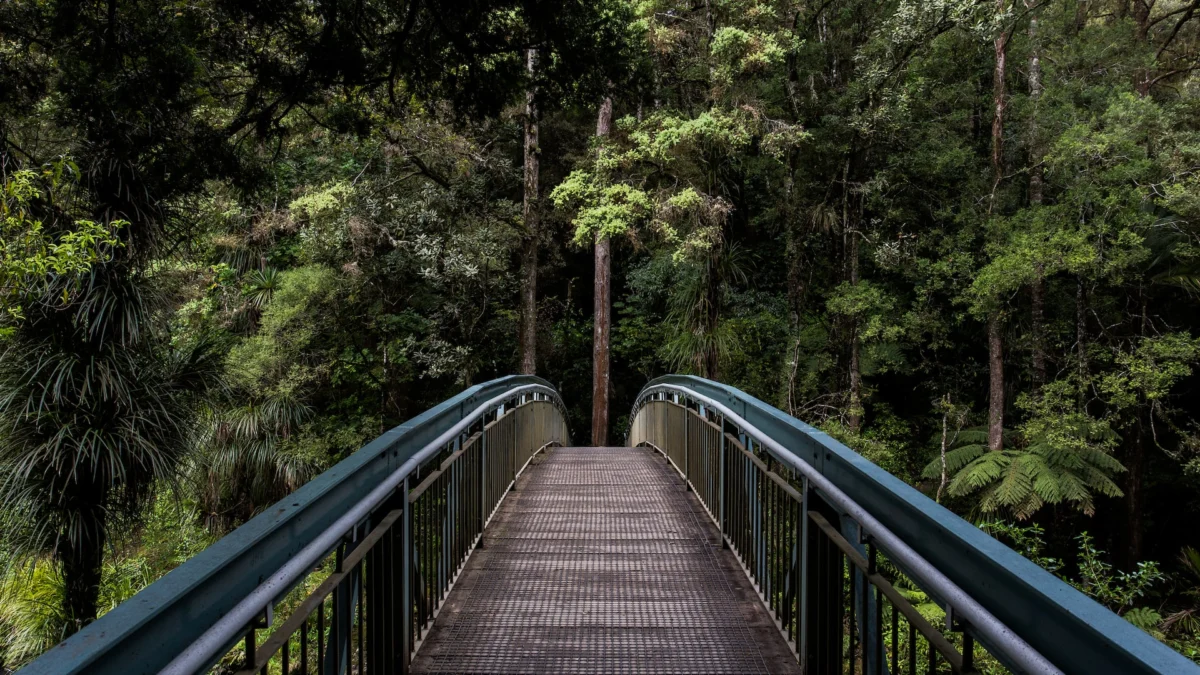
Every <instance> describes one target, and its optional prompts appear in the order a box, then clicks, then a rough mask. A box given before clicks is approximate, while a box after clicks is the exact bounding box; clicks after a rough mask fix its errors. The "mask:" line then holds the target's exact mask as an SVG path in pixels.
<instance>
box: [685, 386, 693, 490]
mask: <svg viewBox="0 0 1200 675" xmlns="http://www.w3.org/2000/svg"><path fill="white" fill-rule="evenodd" d="M691 416H692V411H691V409H690V408H688V406H687V399H684V400H683V491H684V492H688V491H689V490H691V489H692V483H691V479H692V469H691V438H690V436H691V427H692V417H691Z"/></svg>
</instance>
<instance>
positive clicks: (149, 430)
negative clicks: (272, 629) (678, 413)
mask: <svg viewBox="0 0 1200 675" xmlns="http://www.w3.org/2000/svg"><path fill="white" fill-rule="evenodd" d="M1196 9H1197V7H1196V5H1195V3H1192V2H1187V1H1185V0H1158V2H1153V1H1151V0H1102V1H1097V2H1088V3H1075V2H1065V1H1061V0H1047V1H1046V2H1032V1H1031V2H1029V3H1014V2H1011V1H1008V0H1001V1H1000V2H999V3H997V2H977V1H974V0H885V1H882V2H880V1H872V2H868V1H866V0H843V1H842V2H837V3H826V2H813V3H809V2H803V1H792V0H708V1H706V2H703V3H692V2H680V1H678V0H641V1H638V2H631V1H628V0H605V1H604V2H567V3H561V2H554V3H543V2H539V1H535V0H523V1H519V2H518V1H516V0H464V1H461V2H452V3H432V2H424V1H422V0H408V1H406V2H384V1H382V0H365V1H356V2H349V1H348V0H320V1H317V2H300V1H299V0H283V1H280V2H257V1H251V2H233V1H231V0H201V1H198V2H187V3H160V2H148V1H146V0H114V1H112V2H109V3H80V2H73V1H68V0H38V1H35V0H10V1H9V2H5V3H0V135H2V137H3V145H2V146H0V171H2V172H3V184H4V193H3V200H4V201H3V211H0V217H2V218H3V220H2V221H0V237H2V240H0V244H3V245H2V246H0V297H2V298H3V304H4V306H3V309H4V310H5V311H4V312H0V501H2V503H0V524H2V525H3V531H0V544H3V545H0V551H3V553H2V554H0V555H2V556H3V557H0V563H3V565H4V567H3V569H4V570H5V571H4V572H3V581H2V583H0V599H3V602H0V607H2V608H3V609H2V610H0V670H2V669H4V668H8V667H11V666H12V665H15V664H19V663H22V662H24V661H25V660H27V659H28V658H30V657H32V656H33V655H35V654H37V653H38V652H40V651H41V650H43V649H45V648H46V647H48V646H49V645H51V644H53V643H54V642H56V641H57V640H58V639H60V638H61V637H62V636H63V635H64V634H66V633H69V632H71V631H73V630H76V629H77V627H78V626H79V625H81V624H82V623H85V622H87V621H89V620H90V619H92V618H93V617H94V616H96V615H97V614H98V613H102V612H103V611H106V610H107V609H108V608H110V607H111V606H112V605H113V604H115V602H118V601H119V600H120V599H122V598H124V597H128V595H129V594H131V593H132V592H133V591H135V590H136V589H137V588H139V587H140V586H142V585H144V584H145V583H148V582H149V581H151V580H153V579H154V578H156V577H157V576H160V575H161V574H162V573H164V572H165V571H166V570H168V569H170V568H171V567H173V566H174V565H177V564H178V563H179V562H181V561H182V560H183V559H186V557H187V556H188V555H191V554H192V553H194V552H195V551H197V550H200V549H201V548H203V546H204V545H205V544H206V543H208V542H209V541H210V540H211V538H212V537H215V536H218V535H219V534H221V533H223V532H226V531H228V530H229V529H231V528H232V527H235V526H236V525H238V524H239V523H241V522H244V521H245V520H246V519H248V518H249V517H251V516H253V515H254V514H255V513H257V512H258V511H259V510H261V509H263V508H264V507H265V506H267V505H269V504H271V503H272V502H273V501H274V500H276V499H278V498H280V497H281V496H283V495H285V494H287V493H288V492H290V491H291V490H294V489H295V488H296V487H297V486H299V485H300V484H302V483H303V482H304V481H306V480H307V479H309V478H310V477H312V476H313V475H315V474H316V473H318V472H320V471H321V470H323V469H324V468H326V467H328V466H330V465H331V464H332V463H334V462H336V461H337V460H338V459H340V458H342V457H345V456H346V455H347V454H348V453H351V452H353V451H354V450H355V449H357V448H358V447H360V446H361V445H362V444H363V443H365V442H366V441H369V440H370V439H372V438H374V437H375V436H377V435H378V434H379V433H380V432H381V431H382V430H385V429H388V428H390V427H391V426H393V425H395V424H397V423H399V422H401V421H403V420H405V419H407V418H409V417H411V416H413V415H415V414H417V413H419V412H420V411H422V410H424V409H426V408H428V407H429V406H431V405H433V404H435V403H437V402H439V401H441V400H444V399H445V398H447V397H448V396H450V395H451V394H453V393H454V392H456V391H457V390H459V389H461V388H462V387H463V386H465V385H467V384H470V383H473V382H479V381H482V380H486V379H489V378H492V377H495V376H498V375H502V374H507V373H510V372H514V371H515V370H516V368H517V363H518V355H517V351H518V344H517V332H518V328H517V326H518V320H519V309H518V305H519V303H518V291H519V287H520V275H519V272H520V266H521V256H522V250H523V249H522V240H523V238H524V237H528V236H531V234H530V232H529V230H528V229H527V228H526V227H525V223H524V221H523V215H522V195H523V190H522V187H523V185H522V182H523V176H522V168H521V167H522V122H523V119H522V117H523V115H524V111H525V98H526V92H527V91H532V92H536V96H537V97H538V108H539V109H540V110H541V111H542V117H541V120H540V121H541V125H540V126H541V129H540V134H541V135H540V143H539V146H538V148H537V150H538V153H539V156H540V161H541V174H540V184H541V191H540V193H541V195H542V196H543V198H542V199H541V200H540V201H539V202H538V203H537V204H536V205H535V207H536V209H537V211H538V213H540V214H541V216H540V219H539V220H540V222H541V225H540V228H539V230H538V231H537V232H536V233H535V235H536V236H537V237H538V243H539V248H540V251H541V254H540V257H539V260H540V274H539V282H538V286H539V288H538V317H537V320H538V326H539V327H540V329H541V330H540V331H539V334H538V345H537V346H538V367H537V369H538V374H540V375H543V376H545V377H547V378H548V379H550V380H551V381H552V382H553V383H554V384H555V385H556V386H558V387H559V389H560V391H561V392H562V394H563V397H564V399H566V401H567V402H568V405H570V406H571V416H572V418H571V423H572V426H573V430H574V431H575V435H576V437H577V438H584V437H585V436H586V434H585V432H584V430H585V429H586V428H587V426H588V421H589V420H590V417H591V414H590V409H591V402H590V398H591V389H590V386H589V384H590V377H589V372H590V369H591V359H592V337H591V336H592V318H591V317H592V312H591V307H592V288H593V286H592V272H593V269H592V257H591V244H592V242H593V241H594V240H595V238H596V237H598V236H599V237H606V238H609V239H610V240H612V242H613V243H614V246H613V251H614V263H613V282H612V283H613V288H612V297H613V300H614V302H613V310H614V311H613V316H614V320H613V329H612V339H611V344H612V369H613V375H612V382H613V387H612V400H613V406H614V410H615V413H614V414H613V415H612V420H613V427H614V428H613V431H614V432H615V434H616V436H615V438H618V439H619V438H621V437H622V435H623V432H624V428H623V427H624V426H625V425H626V424H627V423H628V421H627V418H626V417H625V416H624V414H623V413H624V410H626V409H628V406H629V405H630V404H631V403H632V400H633V397H634V396H635V394H636V392H637V390H638V389H639V388H640V387H641V385H642V384H643V383H644V382H645V381H646V379H647V378H649V377H653V376H655V375H659V374H663V373H666V372H692V373H698V374H702V375H705V376H707V377H712V378H715V379H720V380H722V381H725V382H729V383H731V384H733V385H735V386H738V387H740V388H743V389H745V390H746V391H748V392H750V393H752V394H754V395H756V396H759V397H760V398H762V399H764V400H766V401H768V402H770V403H772V404H774V405H777V406H778V407H780V408H781V409H783V410H786V411H788V412H790V413H791V414H793V415H795V416H797V417H799V418H801V419H804V420H806V421H808V422H810V423H813V424H815V425H818V426H820V427H822V428H823V429H825V430H827V431H829V432H830V433H831V434H833V435H835V436H836V437H838V438H840V439H841V440H843V441H844V442H846V443H847V444H848V445H849V446H850V447H852V448H854V449H855V450H857V451H859V452H861V453H862V454H863V455H864V456H866V457H867V458H869V459H870V460H872V461H874V462H876V463H877V464H879V465H880V466H882V467H883V468H885V469H887V470H888V471H890V472H892V473H893V474H895V475H897V476H899V477H901V478H902V479H904V480H906V481H908V482H910V483H912V484H913V485H915V486H917V487H918V488H919V489H921V490H923V491H925V492H926V493H927V494H929V495H930V496H931V497H933V498H936V499H938V500H939V501H941V502H942V503H944V504H946V505H947V506H949V507H950V508H952V509H954V510H956V511H957V512H959V513H961V514H963V515H964V517H967V518H970V519H975V520H977V521H979V522H981V523H984V522H986V523H988V525H987V526H986V528H987V529H988V530H989V531H990V532H992V533H993V534H995V535H996V536H997V537H999V538H1001V539H1003V540H1005V541H1006V542H1007V543H1009V544H1011V545H1013V546H1014V548H1016V549H1017V550H1019V551H1021V552H1023V553H1025V554H1026V555H1028V556H1029V557H1031V558H1032V559H1034V560H1036V561H1038V562H1039V563H1040V564H1042V565H1043V566H1045V567H1047V568H1048V569H1051V570H1052V571H1054V572H1056V573H1058V574H1060V575H1062V576H1064V578H1067V579H1069V580H1071V581H1072V583H1074V584H1076V585H1077V586H1078V587H1079V588H1081V589H1082V590H1083V591H1084V592H1086V593H1088V594H1090V595H1091V596H1093V597H1095V598H1097V599H1098V600H1099V601H1101V602H1103V603H1105V604H1106V605H1108V606H1109V607H1110V608H1111V609H1113V610H1114V611H1117V612H1119V613H1122V615H1123V616H1126V617H1127V618H1128V619H1129V620H1130V621H1132V622H1133V623H1135V624H1136V625H1138V626H1139V627H1141V628H1143V629H1145V630H1147V631H1148V632H1150V633H1152V634H1154V635H1155V636H1157V637H1159V638H1160V639H1163V640H1164V641H1166V642H1167V643H1168V644H1171V645H1172V646H1173V647H1175V648H1177V649H1179V650H1181V651H1183V652H1184V653H1185V654H1188V655H1189V656H1191V657H1192V658H1198V659H1200V557H1197V554H1196V552H1195V547H1198V546H1200V541H1198V540H1197V534H1196V528H1195V526H1194V524H1195V523H1196V522H1197V519H1198V518H1200V427H1198V426H1197V424H1198V422H1200V405H1198V404H1197V401H1198V400H1200V399H1198V398H1197V396H1196V391H1197V385H1198V384H1200V379H1198V377H1197V375H1196V374H1195V372H1194V370H1195V368H1196V365H1197V362H1198V361H1200V312H1198V311H1197V310H1198V309H1200V300H1198V298H1197V296H1196V294H1197V293H1200V179H1198V178H1197V173H1196V169H1197V167H1200V80H1197V79H1196V78H1195V73H1196V72H1197V69H1198V68H1200V17H1197V16H1195V12H1196ZM529 48H536V49H537V50H538V52H539V64H540V66H539V67H538V68H537V69H536V70H534V71H532V73H531V72H530V71H527V70H526V67H525V64H526V61H525V50H526V49H529ZM998 53H1000V54H1002V55H1003V56H1004V57H1005V61H1004V63H1005V65H1006V69H1002V68H998V67H997V66H998V59H997V54H998ZM605 96H611V97H612V98H613V101H614V107H615V113H614V123H613V125H612V132H611V134H609V135H608V136H606V137H604V138H603V139H599V140H598V139H596V138H595V136H594V131H595V128H596V123H595V119H596V118H595V115H596V108H597V107H598V106H599V103H600V100H601V99H602V98H603V97H605ZM989 327H991V329H989ZM996 359H999V361H996ZM990 365H991V366H993V367H991V368H990V367H989V366H990ZM989 405H991V407H992V412H991V413H989ZM1001 423H1002V425H1003V428H1002V430H1001V429H998V431H1001V432H1002V433H999V434H998V435H997V434H989V424H991V425H993V426H994V425H996V424H1001ZM997 446H999V447H997ZM31 524H36V526H33V525H31ZM1109 552H1111V554H1110V553H1109Z"/></svg>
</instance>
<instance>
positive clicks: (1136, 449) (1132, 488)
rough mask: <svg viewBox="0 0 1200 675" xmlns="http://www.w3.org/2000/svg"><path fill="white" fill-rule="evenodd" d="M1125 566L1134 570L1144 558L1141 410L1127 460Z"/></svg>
mask: <svg viewBox="0 0 1200 675" xmlns="http://www.w3.org/2000/svg"><path fill="white" fill-rule="evenodd" d="M1125 469H1126V474H1125V506H1126V508H1125V538H1126V546H1125V554H1126V555H1127V556H1128V558H1126V559H1125V568H1126V569H1127V570H1131V571H1132V570H1133V569H1134V568H1135V567H1136V566H1137V563H1138V561H1139V560H1141V558H1142V529H1143V528H1142V510H1143V506H1144V502H1145V499H1144V496H1143V490H1142V484H1143V482H1144V480H1145V473H1146V430H1145V426H1144V425H1143V423H1142V415H1141V413H1140V412H1139V413H1138V416H1137V421H1136V422H1135V423H1134V431H1133V442H1132V443H1130V444H1129V455H1128V457H1127V458H1126V460H1125Z"/></svg>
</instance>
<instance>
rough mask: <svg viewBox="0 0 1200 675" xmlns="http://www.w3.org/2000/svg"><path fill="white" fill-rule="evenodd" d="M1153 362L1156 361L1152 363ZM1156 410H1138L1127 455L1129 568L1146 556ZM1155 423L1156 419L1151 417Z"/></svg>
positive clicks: (1145, 322) (1144, 319) (1144, 324)
mask: <svg viewBox="0 0 1200 675" xmlns="http://www.w3.org/2000/svg"><path fill="white" fill-rule="evenodd" d="M1138 295H1140V296H1141V298H1140V299H1141V305H1142V307H1141V309H1142V312H1141V314H1142V316H1141V325H1140V327H1139V330H1138V334H1139V335H1140V337H1141V338H1142V339H1143V340H1145V339H1146V333H1147V329H1148V328H1149V308H1148V306H1147V300H1146V289H1145V288H1141V289H1138ZM1151 365H1153V364H1151ZM1153 414H1154V410H1153V409H1152V408H1150V406H1148V405H1147V406H1146V409H1145V413H1144V414H1143V412H1142V411H1141V410H1136V411H1135V419H1134V431H1133V439H1132V441H1133V442H1132V443H1130V445H1129V452H1128V453H1127V456H1126V458H1125V469H1126V473H1125V505H1126V508H1125V532H1126V536H1125V539H1126V546H1125V552H1126V554H1127V555H1128V556H1129V558H1128V560H1126V561H1125V563H1126V564H1125V567H1126V569H1128V570H1133V569H1134V568H1135V567H1136V566H1137V563H1138V561H1139V560H1140V559H1141V557H1142V530H1143V529H1144V527H1143V524H1142V511H1143V510H1144V508H1145V501H1146V500H1145V489H1144V488H1145V476H1146V425H1145V421H1144V420H1145V418H1146V416H1148V415H1153ZM1151 423H1153V420H1151Z"/></svg>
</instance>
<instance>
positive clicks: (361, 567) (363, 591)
mask: <svg viewBox="0 0 1200 675" xmlns="http://www.w3.org/2000/svg"><path fill="white" fill-rule="evenodd" d="M366 602H367V559H366V557H365V556H364V557H363V559H362V560H360V561H359V562H358V672H359V673H360V674H361V673H365V672H367V652H366V650H364V649H363V629H364V628H366V627H367V626H366V623H365V622H363V615H364V612H365V609H364V605H365V604H366ZM285 675H286V674H285Z"/></svg>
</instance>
